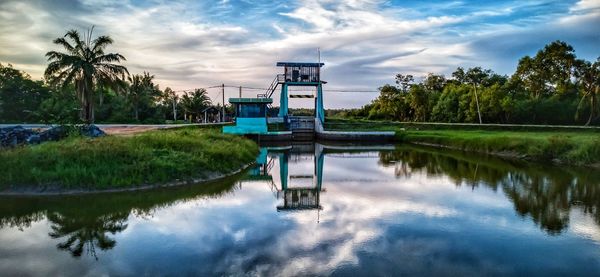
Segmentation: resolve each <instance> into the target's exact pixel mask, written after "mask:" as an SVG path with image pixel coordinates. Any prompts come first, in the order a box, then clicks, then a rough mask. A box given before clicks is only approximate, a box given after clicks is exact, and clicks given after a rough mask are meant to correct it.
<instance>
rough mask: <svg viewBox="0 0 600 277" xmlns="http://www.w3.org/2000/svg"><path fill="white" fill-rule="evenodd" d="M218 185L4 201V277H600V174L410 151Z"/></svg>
mask: <svg viewBox="0 0 600 277" xmlns="http://www.w3.org/2000/svg"><path fill="white" fill-rule="evenodd" d="M258 162H259V165H258V166H257V167H256V168H254V169H252V170H250V171H249V172H247V173H246V174H244V175H243V176H236V177H234V178H230V179H228V180H224V181H221V182H216V183H212V184H202V185H197V186H188V187H180V188H171V189H159V190H153V191H144V192H130V193H118V194H100V195H88V196H76V197H74V196H71V197H47V198H15V197H12V198H7V197H3V198H0V275H2V276H17V275H39V276H55V275H65V276H85V275H89V276H98V275H103V274H108V275H118V276H123V275H130V276H139V275H171V276H174V275H202V276H206V275H244V274H247V275H265V276H273V275H284V276H290V275H354V276H361V275H368V276H378V275H388V276H389V275H401V274H410V275H461V276H464V275H488V276H493V275H503V276H506V275H539V276H549V275H570V276H585V275H589V276H593V275H596V276H598V275H600V225H599V224H600V211H599V210H598V209H599V207H600V172H598V170H593V169H589V168H568V167H555V166H549V165H539V164H537V165H536V164H529V163H521V162H514V161H513V162H509V161H504V160H500V159H496V158H491V157H485V156H478V155H473V154H464V153H460V152H453V151H448V150H443V151H440V150H433V149H428V148H417V147H408V146H402V145H398V146H395V147H394V146H369V147H340V146H323V145H319V144H317V145H304V146H294V147H293V148H292V149H290V148H289V147H269V148H268V149H267V148H263V151H262V153H261V156H259V158H258Z"/></svg>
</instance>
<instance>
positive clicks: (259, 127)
mask: <svg viewBox="0 0 600 277" xmlns="http://www.w3.org/2000/svg"><path fill="white" fill-rule="evenodd" d="M267 132H268V128H267V119H266V118H264V117H256V118H241V117H238V118H237V119H236V122H235V126H224V127H223V133H225V134H237V135H243V134H266V133H267Z"/></svg>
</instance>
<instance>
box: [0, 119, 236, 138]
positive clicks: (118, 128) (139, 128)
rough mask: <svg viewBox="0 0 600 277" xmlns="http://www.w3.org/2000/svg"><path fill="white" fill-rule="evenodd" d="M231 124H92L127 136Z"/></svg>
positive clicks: (43, 126)
mask: <svg viewBox="0 0 600 277" xmlns="http://www.w3.org/2000/svg"><path fill="white" fill-rule="evenodd" d="M229 123H231V122H218V123H192V124H94V125H96V126H98V127H99V128H100V129H102V131H104V132H106V133H107V134H109V135H127V134H135V133H140V132H145V131H149V130H156V129H171V128H181V127H188V126H222V125H226V124H229ZM57 125H58V124H0V128H7V127H15V126H22V127H23V128H27V129H48V128H50V127H52V126H57Z"/></svg>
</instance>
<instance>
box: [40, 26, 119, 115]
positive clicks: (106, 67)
mask: <svg viewBox="0 0 600 277" xmlns="http://www.w3.org/2000/svg"><path fill="white" fill-rule="evenodd" d="M93 30H94V27H92V28H91V29H90V30H89V31H88V32H87V34H86V35H85V36H84V38H83V40H82V38H81V36H80V35H79V32H77V31H76V30H70V31H68V32H67V34H65V35H64V36H63V37H60V38H57V39H55V40H54V41H53V42H54V43H55V44H58V45H61V46H63V47H64V48H65V50H66V53H61V52H57V51H50V52H48V53H46V57H47V58H48V61H49V62H50V63H49V64H48V67H47V68H46V72H45V73H44V75H45V76H46V78H47V79H48V80H50V82H51V83H52V84H55V85H61V86H62V87H63V88H64V87H66V86H68V85H69V84H74V85H75V90H76V92H77V98H78V99H79V101H80V104H81V112H80V117H81V119H82V120H83V121H85V122H87V123H93V122H94V89H95V88H96V87H97V86H113V85H117V84H118V83H119V80H121V79H124V78H125V74H129V72H128V71H127V68H125V67H124V66H122V65H118V64H115V63H120V62H121V61H124V60H125V57H123V56H122V55H121V54H118V53H105V52H104V49H105V48H106V46H108V45H110V44H112V43H113V40H112V39H111V38H110V37H109V36H99V37H97V38H96V39H94V40H92V32H93ZM67 39H70V40H71V42H69V41H67Z"/></svg>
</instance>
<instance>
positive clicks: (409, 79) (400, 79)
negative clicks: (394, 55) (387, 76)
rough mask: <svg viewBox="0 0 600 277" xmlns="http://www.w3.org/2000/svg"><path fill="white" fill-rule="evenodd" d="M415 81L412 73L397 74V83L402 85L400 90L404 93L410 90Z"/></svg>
mask: <svg viewBox="0 0 600 277" xmlns="http://www.w3.org/2000/svg"><path fill="white" fill-rule="evenodd" d="M414 81H415V78H413V76H412V75H410V74H409V75H402V74H396V84H398V85H400V90H401V91H402V92H404V93H407V92H408V88H409V87H410V85H411V84H412V83H413V82H414Z"/></svg>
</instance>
